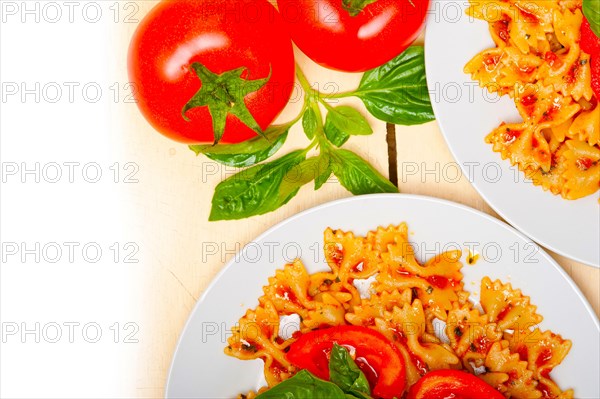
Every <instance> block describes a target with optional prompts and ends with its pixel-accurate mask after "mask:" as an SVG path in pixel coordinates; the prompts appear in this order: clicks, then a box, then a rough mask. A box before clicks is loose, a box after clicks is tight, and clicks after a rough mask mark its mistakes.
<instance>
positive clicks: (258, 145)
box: [189, 125, 290, 168]
mask: <svg viewBox="0 0 600 399" xmlns="http://www.w3.org/2000/svg"><path fill="white" fill-rule="evenodd" d="M289 130H290V126H289V125H276V126H270V127H269V128H268V129H267V130H266V131H265V136H266V138H265V137H262V136H257V137H254V138H251V139H250V140H246V141H244V142H241V143H237V144H217V145H190V146H189V148H190V150H192V151H194V152H195V153H196V155H200V154H204V155H206V156H207V157H208V158H210V159H212V160H213V161H217V162H219V163H222V164H224V165H228V166H235V167H237V168H244V167H247V166H252V165H255V164H257V163H259V162H262V161H264V160H265V159H267V158H269V157H270V156H272V155H273V154H275V153H276V152H277V151H278V150H279V149H280V148H281V146H283V144H284V143H285V140H286V139H287V135H288V131H289Z"/></svg>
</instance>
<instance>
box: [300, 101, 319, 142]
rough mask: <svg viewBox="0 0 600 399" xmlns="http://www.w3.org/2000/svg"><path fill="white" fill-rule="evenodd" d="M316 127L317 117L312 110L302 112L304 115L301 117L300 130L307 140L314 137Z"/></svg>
mask: <svg viewBox="0 0 600 399" xmlns="http://www.w3.org/2000/svg"><path fill="white" fill-rule="evenodd" d="M317 127H318V126H317V115H316V114H315V111H314V109H312V108H308V109H307V110H306V111H304V115H302V128H303V129H304V134H306V137H308V138H309V140H312V139H313V138H314V137H315V132H316V131H317Z"/></svg>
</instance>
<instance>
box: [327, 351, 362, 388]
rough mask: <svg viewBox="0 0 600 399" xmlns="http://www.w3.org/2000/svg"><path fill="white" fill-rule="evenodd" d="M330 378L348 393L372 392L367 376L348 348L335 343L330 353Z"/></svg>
mask: <svg viewBox="0 0 600 399" xmlns="http://www.w3.org/2000/svg"><path fill="white" fill-rule="evenodd" d="M329 379H330V380H331V382H333V383H335V384H336V385H337V386H339V387H340V388H342V390H343V391H344V392H346V393H349V394H355V393H356V395H357V396H358V395H360V394H367V395H369V394H371V388H370V387H369V381H367V377H365V375H364V373H363V372H362V371H360V369H359V368H358V366H357V365H356V363H354V360H352V358H351V357H350V354H349V353H348V350H347V349H346V348H344V347H343V346H340V345H338V344H335V343H334V344H333V348H332V349H331V353H330V355H329ZM358 397H361V396H358Z"/></svg>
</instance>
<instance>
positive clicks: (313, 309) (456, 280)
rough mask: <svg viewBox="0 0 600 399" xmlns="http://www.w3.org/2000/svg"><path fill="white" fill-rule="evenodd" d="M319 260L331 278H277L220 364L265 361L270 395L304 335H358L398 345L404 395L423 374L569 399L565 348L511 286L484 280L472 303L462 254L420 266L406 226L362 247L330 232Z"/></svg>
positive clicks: (362, 240) (527, 395) (291, 267)
mask: <svg viewBox="0 0 600 399" xmlns="http://www.w3.org/2000/svg"><path fill="white" fill-rule="evenodd" d="M324 252H325V259H326V261H327V264H328V266H329V270H327V271H323V272H318V273H314V274H309V273H308V272H307V270H306V269H305V267H304V265H303V264H302V262H301V261H300V260H296V261H295V262H293V263H291V264H287V265H285V266H284V267H283V269H280V270H277V271H276V272H275V275H274V276H273V277H271V278H269V281H268V285H266V286H264V287H263V292H264V295H263V296H261V297H260V298H259V299H258V302H259V305H258V306H257V307H256V308H255V309H249V310H248V311H247V312H246V314H245V316H243V317H242V318H241V319H240V321H239V323H238V325H237V326H236V327H235V328H234V329H233V334H232V336H231V337H230V338H229V339H228V346H227V347H226V348H225V353H226V354H228V355H230V356H234V357H237V358H239V359H243V360H248V359H262V360H263V361H264V375H265V379H266V381H267V383H268V386H269V387H272V386H274V385H276V384H278V383H279V382H281V381H283V380H286V379H288V378H290V377H291V376H293V375H294V374H295V373H296V372H298V371H299V370H298V369H296V367H295V366H294V365H293V364H291V363H290V362H289V361H288V360H287V359H286V352H287V350H288V348H289V346H290V345H292V343H294V342H295V341H296V340H297V339H298V337H299V336H300V335H301V334H304V333H308V332H310V331H313V330H317V329H323V328H328V327H335V326H341V325H355V326H362V327H368V328H371V329H374V330H376V331H379V332H380V333H382V334H383V335H384V336H385V337H387V338H388V339H389V340H390V341H392V342H394V343H395V345H396V346H397V348H398V349H399V351H400V353H401V354H402V357H403V358H404V361H405V364H406V380H407V384H408V385H409V386H410V385H412V384H414V383H416V382H417V381H418V380H419V379H420V378H421V376H423V375H424V374H425V373H427V372H429V371H433V370H438V369H463V370H466V371H469V372H471V373H473V374H476V375H478V376H479V377H480V378H481V379H483V380H485V381H486V382H487V383H489V384H490V385H492V386H493V387H495V388H496V389H497V390H498V391H500V392H501V393H503V394H504V395H505V396H506V397H508V398H516V399H520V398H523V399H531V398H572V397H573V391H571V390H567V391H563V390H561V388H560V387H559V386H558V385H557V384H556V383H555V382H554V381H553V380H552V378H551V375H550V373H551V371H552V370H553V369H554V368H555V367H556V366H558V365H559V364H560V363H561V362H562V360H563V359H564V358H565V356H566V355H567V353H568V352H569V349H570V347H571V342H570V341H569V340H566V339H563V338H562V337H561V336H560V335H557V334H554V333H553V332H551V331H542V330H540V329H539V323H540V322H541V321H542V316H541V315H540V314H538V313H537V308H536V306H535V305H533V304H532V303H531V301H530V298H529V297H528V296H525V295H523V293H522V292H521V291H520V290H519V289H515V288H513V287H512V286H511V285H510V284H505V283H502V282H501V281H498V280H496V281H492V280H491V279H490V278H488V277H485V278H484V279H483V280H482V282H481V287H480V304H479V305H480V307H479V306H477V305H476V304H474V303H472V302H471V301H469V293H468V292H467V291H466V290H465V289H464V284H463V281H462V279H463V275H462V273H461V268H462V262H461V257H462V252H461V251H460V250H452V251H447V252H444V253H441V254H438V255H436V256H434V257H432V258H431V259H429V260H427V261H426V262H425V263H421V262H419V261H418V260H417V259H416V256H415V251H414V249H413V246H412V245H411V244H410V242H409V240H408V227H407V225H406V224H404V223H403V224H400V225H398V226H388V227H385V228H384V227H379V228H377V229H376V230H374V231H370V232H369V233H368V234H367V235H366V236H364V237H361V236H356V235H354V234H353V233H351V232H343V231H340V230H332V229H330V228H328V229H327V230H325V233H324ZM365 283H368V284H366V285H365ZM365 287H366V288H365ZM292 316H296V317H297V318H298V319H299V328H297V329H296V330H294V331H293V333H292V334H289V331H288V333H286V332H285V331H284V330H285V328H282V326H283V324H282V325H280V324H281V323H282V320H283V319H284V318H286V317H292ZM252 395H253V394H250V396H249V397H252Z"/></svg>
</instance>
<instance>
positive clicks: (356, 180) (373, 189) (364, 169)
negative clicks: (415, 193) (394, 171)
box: [329, 149, 398, 195]
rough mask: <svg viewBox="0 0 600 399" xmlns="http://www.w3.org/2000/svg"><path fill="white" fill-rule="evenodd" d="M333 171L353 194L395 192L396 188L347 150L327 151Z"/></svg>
mask: <svg viewBox="0 0 600 399" xmlns="http://www.w3.org/2000/svg"><path fill="white" fill-rule="evenodd" d="M329 154H330V157H331V163H332V170H333V173H334V174H335V175H336V176H337V178H338V180H339V181H340V183H341V185H342V186H344V188H346V190H348V191H350V192H351V193H352V194H354V195H361V194H372V193H397V192H398V188H397V187H396V186H394V185H393V184H392V183H391V182H390V181H389V180H388V179H386V178H385V177H383V176H382V175H381V174H380V173H379V172H378V171H377V170H375V168H373V167H372V166H371V165H370V164H369V163H368V162H367V161H365V160H364V159H362V158H361V157H360V156H358V155H357V154H355V153H353V152H352V151H349V150H343V149H339V150H331V151H330V152H329Z"/></svg>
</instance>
